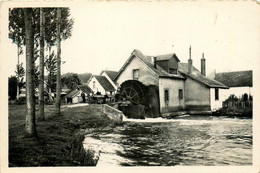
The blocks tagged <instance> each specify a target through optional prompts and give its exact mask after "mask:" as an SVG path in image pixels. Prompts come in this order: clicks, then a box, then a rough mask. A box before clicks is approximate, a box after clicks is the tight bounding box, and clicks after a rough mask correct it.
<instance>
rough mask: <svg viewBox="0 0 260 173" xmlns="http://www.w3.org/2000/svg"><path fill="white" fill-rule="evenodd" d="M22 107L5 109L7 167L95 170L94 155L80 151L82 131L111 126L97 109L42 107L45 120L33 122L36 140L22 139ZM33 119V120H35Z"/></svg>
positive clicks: (23, 122) (24, 110)
mask: <svg viewBox="0 0 260 173" xmlns="http://www.w3.org/2000/svg"><path fill="white" fill-rule="evenodd" d="M36 112H37V108H36ZM25 116H26V105H9V166H10V167H29V166H95V165H96V163H97V160H95V159H94V152H93V151H90V150H88V151H87V152H86V151H85V149H84V148H83V144H82V141H83V140H84V134H85V133H84V131H83V130H81V129H96V130H97V129H100V128H104V127H108V126H113V125H114V124H113V122H112V120H110V119H109V118H107V117H106V116H105V115H104V114H103V113H102V112H100V106H99V105H89V106H83V107H72V108H62V116H56V115H55V114H54V107H53V106H52V105H48V106H45V117H46V120H39V119H38V120H37V121H36V128H37V133H38V137H37V138H31V137H26V133H25V130H24V129H25ZM36 117H37V116H36Z"/></svg>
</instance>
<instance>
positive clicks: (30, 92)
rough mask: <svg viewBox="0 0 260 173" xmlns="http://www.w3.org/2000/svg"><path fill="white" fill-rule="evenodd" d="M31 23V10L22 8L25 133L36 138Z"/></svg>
mask: <svg viewBox="0 0 260 173" xmlns="http://www.w3.org/2000/svg"><path fill="white" fill-rule="evenodd" d="M32 21H33V16H32V8H24V23H25V44H26V106H27V115H26V123H25V131H26V132H27V134H28V135H29V136H32V137H36V136H37V131H36V123H35V103H34V82H33V75H34V68H33V63H34V62H33V61H34V57H33V47H34V33H33V27H32Z"/></svg>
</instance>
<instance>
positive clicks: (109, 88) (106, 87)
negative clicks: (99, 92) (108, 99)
mask: <svg viewBox="0 0 260 173" xmlns="http://www.w3.org/2000/svg"><path fill="white" fill-rule="evenodd" d="M93 77H95V78H96V79H97V81H98V82H99V83H100V85H101V86H102V87H103V88H104V90H105V91H114V90H115V88H114V87H113V85H112V84H111V83H110V82H109V81H108V80H107V78H106V77H105V76H100V75H94V76H93Z"/></svg>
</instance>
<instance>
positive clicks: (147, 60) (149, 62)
mask: <svg viewBox="0 0 260 173" xmlns="http://www.w3.org/2000/svg"><path fill="white" fill-rule="evenodd" d="M134 57H137V58H139V59H140V60H141V61H142V62H143V63H144V64H145V65H146V66H147V67H149V69H150V70H151V71H153V72H154V73H155V74H156V75H157V76H158V77H170V78H176V79H185V78H184V77H183V76H182V75H180V74H169V73H168V72H166V71H165V70H164V69H162V68H161V67H160V66H159V65H158V64H157V65H156V68H154V65H153V63H152V60H151V56H145V55H143V53H142V52H141V51H140V50H137V49H135V50H134V51H133V52H132V54H131V56H130V57H129V58H128V59H127V61H126V62H125V64H124V65H123V66H122V67H121V69H120V70H119V72H118V73H117V75H116V77H115V80H116V79H117V78H118V77H119V75H120V74H121V73H122V72H123V70H124V69H125V67H126V66H127V65H128V64H129V63H130V61H131V60H132V59H133V58H134Z"/></svg>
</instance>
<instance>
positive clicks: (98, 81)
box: [87, 75, 116, 95]
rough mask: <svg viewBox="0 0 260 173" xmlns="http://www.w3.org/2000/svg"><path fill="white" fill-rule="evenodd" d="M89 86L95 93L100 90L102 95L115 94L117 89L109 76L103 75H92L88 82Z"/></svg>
mask: <svg viewBox="0 0 260 173" xmlns="http://www.w3.org/2000/svg"><path fill="white" fill-rule="evenodd" d="M112 83H113V82H112ZM87 86H88V87H89V88H91V90H92V91H93V92H94V94H96V93H98V92H99V93H100V94H102V95H105V94H108V95H109V94H113V93H114V92H115V91H116V88H115V87H114V84H111V82H109V80H108V79H107V77H105V76H101V75H92V76H91V77H90V79H89V81H88V82H87Z"/></svg>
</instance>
